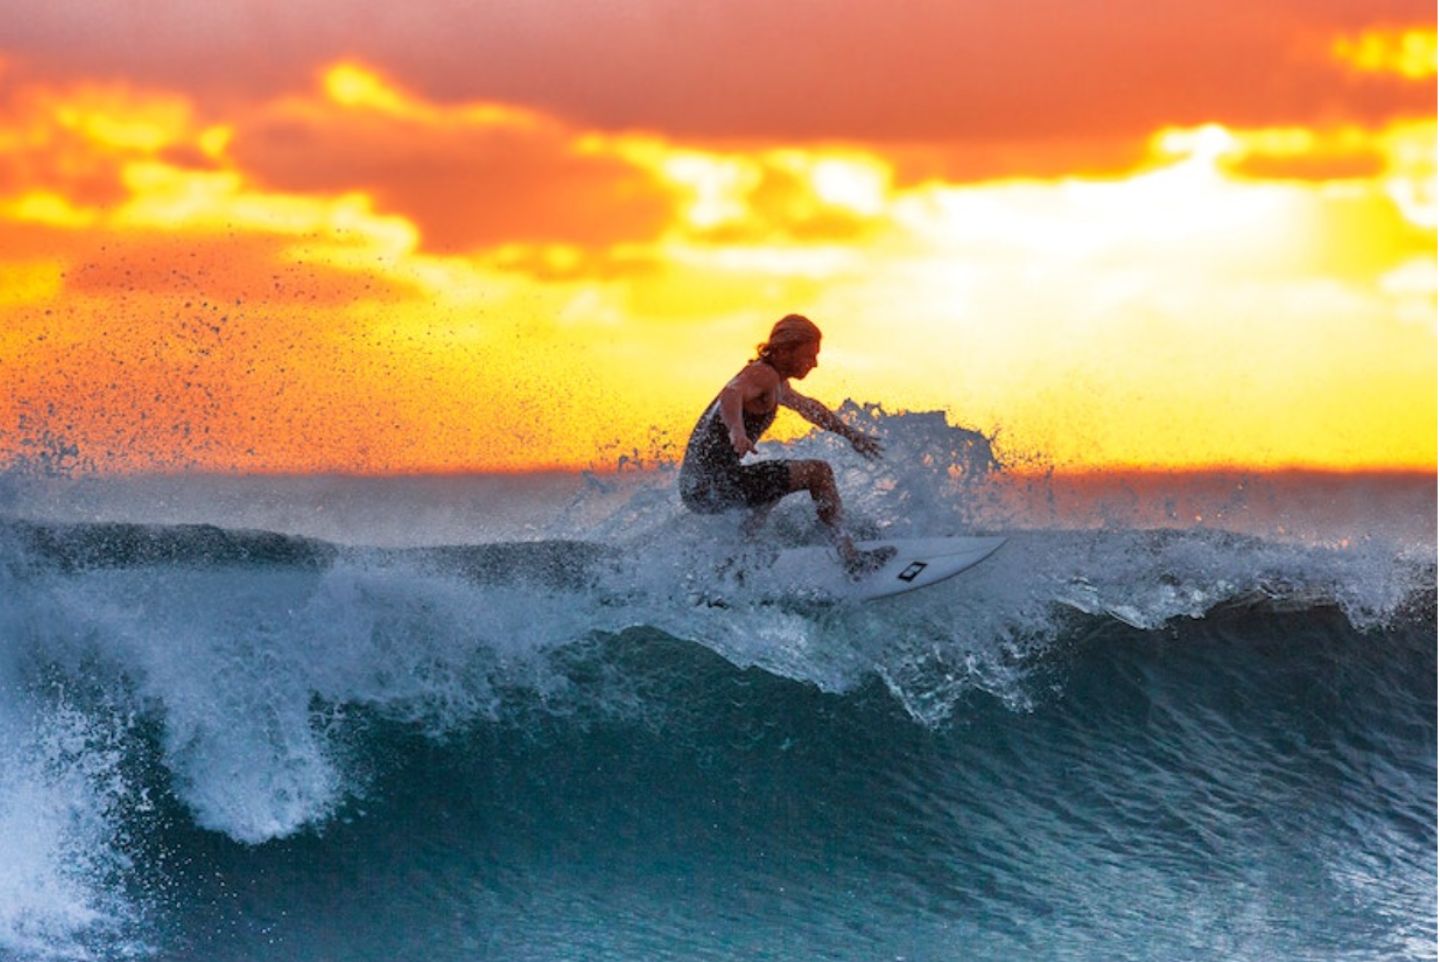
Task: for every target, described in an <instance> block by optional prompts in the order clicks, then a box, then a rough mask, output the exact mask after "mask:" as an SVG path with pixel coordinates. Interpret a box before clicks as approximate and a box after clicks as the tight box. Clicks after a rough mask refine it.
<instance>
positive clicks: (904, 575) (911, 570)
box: [895, 561, 926, 581]
mask: <svg viewBox="0 0 1440 962" xmlns="http://www.w3.org/2000/svg"><path fill="white" fill-rule="evenodd" d="M925 568H926V565H925V562H923V561H912V562H910V564H908V565H907V566H906V567H905V570H904V571H902V572H900V573H899V574H898V575H896V576H895V577H897V578H899V579H900V580H901V581H914V580H915V578H916V576H918V575H919V574H920V572H922V571H924V570H925Z"/></svg>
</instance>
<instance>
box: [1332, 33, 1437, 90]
mask: <svg viewBox="0 0 1440 962" xmlns="http://www.w3.org/2000/svg"><path fill="white" fill-rule="evenodd" d="M1330 52H1331V54H1332V55H1333V56H1334V57H1335V59H1336V60H1339V61H1340V62H1341V63H1344V64H1346V65H1348V66H1349V67H1350V68H1351V69H1352V70H1355V71H1358V72H1360V73H1383V74H1394V75H1397V76H1401V77H1404V78H1406V79H1407V80H1424V79H1426V78H1427V77H1434V76H1435V28H1434V27H1376V28H1372V29H1370V30H1366V31H1364V32H1362V33H1358V34H1351V35H1347V36H1342V37H1337V38H1336V39H1335V41H1334V43H1333V44H1332V45H1331V47H1330Z"/></svg>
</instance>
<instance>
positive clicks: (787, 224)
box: [0, 0, 1436, 472]
mask: <svg viewBox="0 0 1440 962" xmlns="http://www.w3.org/2000/svg"><path fill="white" fill-rule="evenodd" d="M483 6H484V9H476V5H472V4H462V3H458V2H421V3H415V4H409V5H403V6H402V7H400V8H393V5H392V6H383V7H382V6H380V5H378V4H376V5H370V4H359V5H357V4H354V3H345V4H341V3H340V2H339V0H308V2H294V3H290V4H286V5H283V6H282V5H274V4H270V3H262V2H240V0H227V2H217V3H213V4H208V5H206V6H205V7H204V8H203V9H204V12H203V13H200V12H198V10H199V9H200V8H197V7H195V6H194V5H186V4H181V3H179V2H172V3H166V2H154V3H148V4H144V5H135V4H130V3H121V2H118V0H117V2H100V3H96V2H92V0H85V2H81V0H57V2H53V3H48V4H44V5H37V6H36V8H35V9H30V8H27V9H26V10H25V12H24V15H23V16H18V14H17V15H16V16H12V17H11V18H9V19H8V20H7V23H8V24H12V25H18V26H15V27H14V29H11V28H10V27H7V31H6V37H5V39H4V40H0V44H3V45H4V46H0V379H3V382H4V383H5V384H6V386H7V390H6V391H4V392H3V394H0V457H3V458H5V459H13V458H17V457H19V458H26V459H29V460H31V461H32V462H34V461H36V460H37V459H40V460H43V459H44V458H45V457H47V456H49V457H52V458H54V457H60V458H61V459H62V460H67V461H72V462H80V463H83V464H85V465H87V466H89V465H93V466H95V467H96V468H98V469H101V470H147V469H157V468H158V469H182V468H202V469H223V470H230V469H238V470H260V471H307V470H343V471H374V472H386V471H422V470H493V469H525V468H533V467H553V466H577V465H587V464H602V465H603V464H607V463H614V461H615V459H616V458H617V457H618V456H619V455H621V454H627V453H630V452H632V451H636V450H638V451H640V452H641V453H642V454H652V455H653V454H660V455H664V454H665V453H666V452H667V451H668V452H669V453H670V454H672V455H673V454H676V453H678V452H677V450H676V448H677V446H679V445H683V442H684V437H685V433H686V431H688V429H689V427H690V425H691V423H692V422H693V420H694V418H695V416H696V415H697V414H698V413H699V410H700V409H701V408H703V406H704V405H705V404H706V403H707V402H708V401H709V399H710V397H711V396H712V395H713V394H714V392H715V390H716V389H717V388H718V387H719V385H720V384H721V383H723V381H724V380H725V379H726V378H727V377H728V376H729V375H730V374H731V373H733V371H734V370H735V369H736V368H738V367H739V365H740V364H741V363H743V361H744V360H745V359H746V358H747V357H748V356H749V354H748V352H749V351H750V350H751V348H752V347H753V345H754V344H755V342H756V341H758V340H759V339H761V337H762V336H763V334H764V332H765V330H766V329H767V328H768V326H769V324H770V323H771V322H772V321H773V320H774V319H775V318H776V317H779V316H780V315H782V314H784V313H788V312H790V311H800V312H803V313H806V314H808V315H809V316H811V317H812V318H814V319H815V320H816V321H817V322H818V323H820V325H821V326H822V327H823V328H824V329H825V330H826V333H827V336H826V341H825V347H824V352H823V354H822V356H821V367H820V369H819V370H817V371H816V372H815V373H814V374H812V375H811V377H810V379H808V380H807V381H806V384H805V388H804V389H805V390H806V391H807V392H808V393H812V394H814V395H816V396H817V397H820V398H821V399H822V400H825V401H827V402H829V403H832V404H838V403H839V402H840V401H841V400H842V399H843V398H845V397H853V398H856V399H860V400H866V401H876V402H881V403H883V404H885V405H886V406H887V407H888V408H891V409H917V408H927V409H928V408H944V409H946V410H947V411H949V412H950V415H951V417H952V420H954V421H956V422H957V423H962V424H965V425H967V426H970V427H975V428H979V429H981V430H984V431H986V432H987V433H991V432H999V439H1000V440H999V444H1000V446H1001V448H1002V450H1003V451H1004V452H1008V453H1010V454H1011V455H1013V456H1016V457H1019V458H1022V459H1026V460H1027V461H1028V462H1030V463H1037V462H1038V463H1048V464H1054V465H1057V466H1061V467H1082V468H1093V467H1113V466H1124V467H1201V466H1210V465H1217V464H1230V465H1240V466H1247V467H1257V468H1268V467H1282V466H1306V467H1322V468H1340V469H1356V468H1367V469H1368V468H1395V467H1400V468H1406V467H1409V468H1417V467H1418V468H1433V466H1434V465H1435V458H1436V379H1435V371H1436V307H1435V303H1436V302H1435V289H1436V261H1435V252H1436V247H1435V229H1436V213H1435V143H1436V127H1435V48H1436V42H1435V27H1434V8H1433V5H1432V6H1429V7H1427V6H1425V5H1422V4H1419V3H1415V2H1403V3H1401V2H1378V3H1377V2H1375V0H1370V2H1365V3H1361V2H1340V0H1304V2H1301V0H1250V2H1246V3H1240V2H1238V0H1237V2H1230V0H1211V2H1208V3H1203V4H1202V3H1198V2H1197V3H1190V2H1185V3H1173V4H1163V5H1155V4H1153V3H1148V2H1147V3H1141V2H1139V0H1122V2H1117V3H1114V4H1107V5H1106V6H1105V8H1104V11H1105V12H1104V16H1103V17H1097V16H1096V15H1095V13H1094V8H1091V7H1087V6H1086V5H1079V4H1074V3H1069V2H1059V0H1037V2H1035V3H1030V4H1018V5H1011V6H1013V7H1014V9H1010V8H1009V7H1006V8H1004V9H1001V7H1000V6H999V5H985V6H980V5H972V4H959V3H953V2H945V3H940V2H935V3H929V2H916V3H914V4H902V5H895V6H892V5H882V4H881V3H878V2H874V3H863V2H835V3H823V2H818V0H817V2H815V3H810V4H803V5H802V4H779V5H772V4H762V3H760V2H758V0H737V2H731V3H726V4H694V3H679V2H669V0H665V2H661V0H629V2H625V3H620V4H603V5H597V4H582V3H578V2H557V0H535V2H531V3H527V4H513V5H500V4H490V5H483ZM360 7H367V8H369V9H368V13H369V14H370V16H369V17H368V18H367V17H366V16H364V15H363V14H364V13H365V12H366V11H365V10H360V9H359V8H360ZM772 7H778V8H782V9H772ZM342 8H343V10H342ZM0 14H3V12H0ZM342 14H343V15H342ZM780 427H781V430H782V432H784V431H789V432H794V431H796V430H797V429H798V428H797V423H796V422H795V421H794V420H793V419H791V420H787V421H782V423H781V426H780Z"/></svg>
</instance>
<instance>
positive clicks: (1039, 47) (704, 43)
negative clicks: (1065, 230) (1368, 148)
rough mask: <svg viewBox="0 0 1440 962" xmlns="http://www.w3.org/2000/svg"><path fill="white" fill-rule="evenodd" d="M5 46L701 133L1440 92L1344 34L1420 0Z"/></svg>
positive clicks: (124, 68) (1123, 115)
mask: <svg viewBox="0 0 1440 962" xmlns="http://www.w3.org/2000/svg"><path fill="white" fill-rule="evenodd" d="M5 5H8V6H10V7H12V8H13V9H11V10H10V11H9V12H8V14H7V13H6V12H5V11H4V10H3V7H0V16H3V17H4V19H5V22H6V25H7V38H8V39H7V41H6V43H7V47H6V49H7V50H8V51H10V52H12V53H14V54H16V55H19V56H23V57H27V58H31V59H33V60H35V61H37V62H40V63H42V64H45V65H49V66H50V67H52V68H54V69H61V70H69V71H79V72H85V73H95V72H105V73H118V74H124V75H127V76H132V77H140V78H144V79H149V80H156V81H160V82H163V83H165V84H168V85H179V86H186V87H190V88H191V89H204V90H205V91H206V92H207V93H208V94H209V95H211V96H253V95H255V94H257V93H258V94H262V95H263V94H265V93H268V92H274V91H276V90H280V89H294V88H295V87H296V86H297V85H298V84H299V83H302V82H303V81H304V79H305V78H306V77H308V76H309V75H310V74H311V72H312V71H313V69H314V67H315V66H316V65H317V64H319V63H322V62H325V61H327V60H329V59H333V58H336V57H341V56H352V57H358V58H361V59H363V60H366V61H367V62H371V63H374V64H377V65H379V66H381V67H382V68H383V69H385V70H387V71H389V72H391V73H393V74H395V75H396V76H398V77H399V78H401V79H402V80H403V81H404V82H405V83H407V84H409V85H411V86H413V87H415V88H417V89H419V90H421V91H423V92H424V93H425V94H426V95H428V96H431V97H434V98H439V99H442V100H467V99H474V98H494V99H500V100H505V101H509V102H515V103H523V104H529V105H533V106H537V107H541V108H544V109H546V110H548V111H552V112H554V113H557V114H559V115H561V116H564V117H568V118H571V119H574V120H577V121H578V122H581V123H584V124H589V125H596V126H599V127H603V128H607V129H623V128H645V129H651V130H658V131H662V132H665V133H668V134H671V135H676V136H684V137H704V136H744V137H756V138H762V139H776V138H783V139H792V140H793V139H800V138H826V137H841V138H852V139H862V140H872V141H873V140H879V139H884V140H906V139H909V140H925V141H958V142H965V141H972V140H981V141H1016V140H1020V141H1023V140H1029V139H1031V138H1037V137H1038V138H1055V137H1074V136H1096V137H1117V136H1127V135H1128V136H1134V135H1140V134H1143V133H1145V132H1148V131H1149V130H1152V129H1154V128H1155V127H1157V126H1159V125H1162V124H1194V123H1201V122H1207V121H1219V122H1223V123H1229V124H1235V125H1266V124H1282V123H1310V122H1317V121H1327V120H1335V119H1351V120H1366V121H1373V120H1377V119H1379V118H1382V117H1387V116H1391V115H1393V114H1395V113H1397V112H1408V113H1412V114H1415V113H1421V114H1423V113H1430V112H1433V110H1434V104H1435V87H1434V83H1433V81H1422V82H1418V83H1415V82H1406V81H1403V80H1401V79H1399V78H1389V77H1382V76H1371V77H1359V76H1356V75H1354V74H1353V73H1350V72H1347V71H1346V70H1345V68H1344V67H1343V66H1342V65H1339V64H1337V63H1335V62H1333V60H1331V58H1330V57H1329V54H1328V51H1329V45H1330V42H1331V40H1332V39H1333V37H1334V36H1336V35H1337V34H1338V33H1340V32H1344V31H1351V32H1353V31H1356V30H1358V29H1361V28H1363V27H1366V26H1369V25H1372V24H1381V23H1389V24H1397V23H1398V24H1409V23H1414V24H1433V23H1434V22H1435V7H1434V4H1433V3H1429V2H1428V0H1426V2H1422V0H1184V2H1166V3H1156V2H1154V0H1113V2H1109V3H1105V4H1098V5H1097V4H1087V3H1076V2H1074V0H1031V2H1026V3H1013V4H1004V3H999V2H989V3H978V2H964V3H961V2H955V0H912V2H907V3H889V2H880V0H870V2H859V0H795V2H789V3H773V2H771V0H729V2H726V3H694V2H693V0H630V2H626V3H623V4H613V3H604V4H601V3H577V2H570V0H530V2H527V3H483V4H476V3H473V2H468V0H429V2H425V3H412V4H393V3H381V2H379V0H358V2H357V0H292V2H290V3H286V4H273V3H258V2H245V0H212V2H209V3H206V4H204V5H196V4H194V3H191V2H189V0H156V2H152V3H147V4H143V5H139V4H133V3H124V2H121V0H104V2H96V0H51V2H47V3H45V4H32V3H29V2H26V0H5Z"/></svg>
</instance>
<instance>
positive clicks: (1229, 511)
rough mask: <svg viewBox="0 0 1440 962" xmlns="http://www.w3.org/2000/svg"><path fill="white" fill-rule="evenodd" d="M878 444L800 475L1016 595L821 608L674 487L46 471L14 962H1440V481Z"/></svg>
mask: <svg viewBox="0 0 1440 962" xmlns="http://www.w3.org/2000/svg"><path fill="white" fill-rule="evenodd" d="M844 413H845V416H846V417H848V418H850V419H852V420H853V421H855V422H857V423H860V424H861V426H862V427H864V428H865V429H866V430H869V431H873V432H874V433H876V434H877V435H879V436H881V437H882V438H883V439H884V440H885V443H886V445H887V456H886V458H885V459H884V460H883V461H881V462H879V463H878V464H871V463H868V462H864V461H862V460H861V459H859V458H858V457H855V456H854V455H853V453H851V452H849V450H848V448H847V447H846V446H845V445H844V444H843V443H840V442H838V441H837V440H836V439H834V438H833V437H831V436H828V435H819V434H813V435H808V436H806V437H803V438H800V439H798V440H794V441H788V442H783V443H782V442H769V443H766V444H762V445H761V454H762V456H770V457H773V456H782V457H783V456H790V457H810V456H818V457H825V458H827V459H829V460H831V461H832V462H833V463H834V464H835V465H836V467H837V476H838V479H839V483H840V487H841V490H842V492H843V493H844V495H845V497H846V499H847V510H848V512H849V517H850V521H851V524H852V525H853V527H854V528H855V530H856V532H857V533H858V534H860V535H861V536H867V537H869V536H887V537H906V536H933V535H976V534H987V535H988V534H1003V535H1005V536H1007V537H1008V539H1009V540H1008V542H1007V543H1006V545H1005V546H1004V547H1003V548H1002V549H1001V550H1000V551H999V552H998V553H997V554H996V555H994V556H993V557H992V558H990V559H988V560H987V561H985V562H984V563H983V564H981V565H980V566H978V567H976V568H975V569H973V570H971V571H969V572H966V573H965V574H963V575H961V576H959V577H957V578H955V579H953V580H951V581H949V582H945V583H943V584H942V585H939V586H936V587H934V588H929V589H925V590H923V591H919V592H916V593H913V594H911V595H906V596H902V597H899V598H894V599H887V600H883V601H877V602H873V603H869V604H858V603H857V604H820V603H814V602H810V601H807V600H806V599H785V598H779V599H777V598H776V597H774V596H773V595H772V594H770V593H768V592H766V591H764V590H763V570H764V561H763V557H764V553H763V552H757V551H756V546H754V545H751V544H746V543H745V542H743V541H741V540H740V538H739V535H738V532H737V531H736V530H735V523H734V519H733V518H730V519H727V518H723V517H722V518H713V517H697V516H693V515H690V514H688V513H687V512H685V511H684V509H683V508H682V507H681V506H680V503H679V499H678V496H677V494H676V492H675V487H674V481H675V472H674V471H673V469H670V468H666V467H664V466H661V467H653V466H652V467H646V468H644V469H640V468H637V467H635V466H634V465H632V464H630V463H629V462H626V463H624V464H622V465H620V468H621V470H618V471H607V472H603V473H593V474H583V475H573V476H572V475H535V476H512V477H496V478H443V477H437V478H396V479H384V478H343V477H306V478H243V477H219V476H170V477H133V478H108V479H107V478H97V477H87V476H68V477H67V476H59V474H60V473H58V472H54V471H49V470H44V471H40V470H34V469H30V470H27V469H26V468H25V466H24V465H20V466H17V467H15V468H14V469H12V470H11V471H10V472H9V473H8V474H6V475H5V476H4V477H3V478H0V959H14V960H25V962H29V960H40V959H120V958H134V959H154V960H189V959H206V960H242V959H287V960H342V959H355V960H370V959H374V960H381V959H384V960H396V959H416V960H420V959H425V960H449V959H455V960H460V959H465V960H477V959H504V960H507V962H508V960H528V959H534V960H555V959H576V960H580V959H585V960H590V959H666V958H673V959H687V960H688V959H717V960H718V959H739V958H744V959H777V960H778V959H878V958H884V959H899V958H903V959H907V960H948V959H1013V958H1045V959H1197V960H1198V959H1214V958H1226V959H1257V960H1258V959H1274V958H1294V959H1354V960H1361V959H1377V960H1378V959H1433V958H1435V954H1436V953H1435V922H1436V918H1435V905H1436V863H1435V850H1436V645H1435V632H1436V622H1435V618H1436V613H1435V612H1436V607H1435V594H1436V580H1435V579H1436V566H1435V550H1436V549H1435V487H1434V478H1433V477H1431V478H1428V479H1425V478H1420V479H1416V478H1413V477H1410V478H1398V479H1397V478H1386V477H1344V476H1336V477H1318V478H1316V477H1291V478H1283V477H1269V476H1265V477H1261V476H1254V477H1246V476H1242V475H1235V474H1231V475H1225V476H1223V477H1221V476H1216V477H1214V478H1206V479H1196V478H1189V479H1169V480H1167V479H1166V478H1164V477H1159V476H1156V477H1150V478H1149V479H1148V480H1144V481H1131V482H1126V481H1120V480H1116V481H1114V482H1113V483H1112V482H1106V481H1104V479H1100V480H1098V481H1096V482H1095V483H1093V484H1089V485H1078V486H1077V485H1074V484H1069V485H1067V484H1066V483H1063V482H1062V481H1060V480H1058V479H1056V478H1053V477H1051V476H1047V475H1046V474H1045V473H1044V472H1039V471H1035V470H1028V471H1017V470H1015V469H1013V468H1011V469H1008V470H1007V469H1006V468H1002V466H1001V465H1000V464H999V462H998V461H997V460H996V458H995V455H994V453H993V451H992V449H991V446H990V443H989V439H987V438H985V437H984V436H982V435H980V434H978V433H976V432H974V431H971V430H967V429H965V428H962V427H958V426H955V425H953V424H951V423H949V422H948V421H947V420H946V418H945V417H944V416H943V415H941V414H924V413H919V414H891V413H887V412H885V411H883V410H881V409H879V408H876V407H873V406H857V405H847V407H846V408H845V412H844ZM764 537H765V539H766V541H767V544H769V545H798V544H806V543H814V542H819V541H821V540H822V539H823V534H822V532H820V531H819V529H818V527H817V525H816V523H815V521H814V513H813V509H812V508H811V507H810V505H809V504H808V503H807V502H806V501H805V500H804V499H803V497H799V496H797V497H795V498H791V499H788V500H787V501H786V502H785V503H784V504H783V505H782V506H781V507H780V508H779V509H778V510H777V511H776V512H775V515H774V516H773V518H772V520H771V521H770V523H769V525H768V526H767V528H766V530H765V533H764ZM737 558H738V559H739V560H740V563H739V564H737V563H736V559H737ZM737 571H738V572H742V573H743V575H744V576H743V577H737V575H736V572H737ZM727 579H728V580H727ZM717 583H723V585H724V589H725V590H724V602H723V603H716V600H715V598H716V594H715V590H714V589H715V586H716V584H717Z"/></svg>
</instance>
